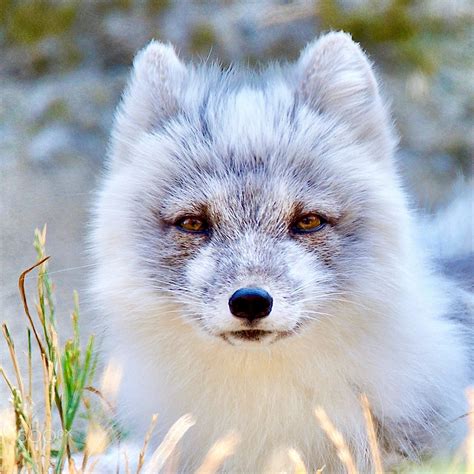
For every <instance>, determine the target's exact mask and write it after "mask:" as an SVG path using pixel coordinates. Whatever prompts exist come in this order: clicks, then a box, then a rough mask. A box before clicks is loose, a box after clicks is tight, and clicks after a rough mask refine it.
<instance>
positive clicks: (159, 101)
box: [112, 41, 186, 160]
mask: <svg viewBox="0 0 474 474" xmlns="http://www.w3.org/2000/svg"><path fill="white" fill-rule="evenodd" d="M185 75H186V66H185V65H184V64H183V63H182V62H181V61H180V60H179V58H178V56H177V55H176V52H175V50H174V48H173V46H171V45H170V44H168V45H165V44H163V43H160V42H158V41H152V42H151V43H149V44H148V45H147V46H146V47H145V48H144V49H142V50H141V51H140V52H139V53H138V54H137V55H136V56H135V59H134V61H133V70H132V74H131V77H130V79H129V82H128V86H127V89H126V91H125V93H124V95H123V98H122V102H121V104H120V106H119V109H118V112H117V115H116V117H115V124H114V129H113V132H112V141H113V147H114V149H113V153H112V154H113V156H114V159H119V160H122V159H126V158H127V156H128V155H129V154H130V153H129V151H130V150H129V147H130V145H131V144H132V143H133V142H134V141H135V140H136V137H137V136H138V135H140V134H142V133H143V132H147V131H150V130H152V129H153V128H154V127H156V126H157V125H159V124H160V123H161V122H163V121H164V120H166V119H167V118H170V117H171V116H173V115H174V114H176V112H177V111H178V109H179V102H178V97H179V91H180V87H181V84H182V82H183V79H184V77H185Z"/></svg>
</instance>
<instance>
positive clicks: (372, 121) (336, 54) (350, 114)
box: [297, 32, 390, 138]
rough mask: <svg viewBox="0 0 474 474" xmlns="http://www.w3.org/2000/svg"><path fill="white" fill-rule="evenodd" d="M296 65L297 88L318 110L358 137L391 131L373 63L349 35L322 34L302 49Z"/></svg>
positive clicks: (337, 33) (341, 33) (338, 33)
mask: <svg viewBox="0 0 474 474" xmlns="http://www.w3.org/2000/svg"><path fill="white" fill-rule="evenodd" d="M297 68H298V71H297V73H298V77H299V79H298V80H299V84H298V91H299V93H300V94H301V95H302V97H303V98H304V100H305V101H306V102H307V103H308V104H309V105H310V106H311V107H313V108H314V109H315V110H317V111H318V112H323V113H327V114H329V115H332V116H333V117H337V118H338V119H340V120H343V121H345V122H346V123H348V124H349V125H350V127H351V128H352V130H354V131H355V132H356V133H358V134H359V136H364V137H366V136H369V135H371V134H372V135H373V134H374V133H375V134H377V133H378V132H381V133H379V135H384V136H386V135H387V133H389V129H390V127H389V125H388V122H387V113H386V110H385V107H384V106H383V103H382V101H381V99H380V96H379V92H378V85H377V81H376V79H375V76H374V74H373V71H372V67H371V64H370V62H369V60H368V58H367V56H366V55H365V54H364V52H363V51H362V49H361V47H360V46H359V45H358V44H357V43H355V42H354V41H352V38H351V36H350V35H348V34H347V33H343V32H332V33H328V34H326V35H324V36H322V37H320V38H319V39H318V40H316V41H314V42H313V43H311V44H309V45H308V46H307V47H306V48H305V49H304V50H303V52H302V54H301V56H300V59H299V60H298V64H297ZM374 138H375V137H374Z"/></svg>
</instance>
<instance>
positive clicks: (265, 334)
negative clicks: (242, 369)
mask: <svg viewBox="0 0 474 474" xmlns="http://www.w3.org/2000/svg"><path fill="white" fill-rule="evenodd" d="M289 335H290V333H289V332H281V331H265V330H263V329H243V330H240V331H228V332H225V333H222V334H220V336H221V337H222V339H224V341H226V342H228V343H229V344H232V345H234V342H236V341H239V342H261V341H264V340H265V341H267V342H268V341H269V340H270V339H271V341H270V343H273V342H275V341H277V340H279V339H282V338H284V337H286V336H289Z"/></svg>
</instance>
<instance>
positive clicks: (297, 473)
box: [288, 449, 306, 474]
mask: <svg viewBox="0 0 474 474" xmlns="http://www.w3.org/2000/svg"><path fill="white" fill-rule="evenodd" d="M288 456H289V458H290V459H291V462H292V463H293V465H294V466H295V470H294V474H306V466H305V465H304V462H303V459H302V457H301V455H300V453H299V452H298V451H296V449H289V450H288Z"/></svg>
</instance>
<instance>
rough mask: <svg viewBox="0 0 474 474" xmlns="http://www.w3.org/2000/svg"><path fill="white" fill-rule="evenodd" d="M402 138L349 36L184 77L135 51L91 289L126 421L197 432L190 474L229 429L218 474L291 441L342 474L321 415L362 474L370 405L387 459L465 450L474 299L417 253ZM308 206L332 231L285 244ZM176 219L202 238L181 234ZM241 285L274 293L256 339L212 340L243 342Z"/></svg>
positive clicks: (185, 452)
mask: <svg viewBox="0 0 474 474" xmlns="http://www.w3.org/2000/svg"><path fill="white" fill-rule="evenodd" d="M395 142H396V140H395V139H394V134H393V131H392V126H391V122H390V118H389V114H388V112H387V108H386V106H385V105H384V104H383V102H382V100H381V99H380V95H379V92H378V85H377V81H376V79H375V77H374V74H373V72H372V68H371V65H370V63H369V61H368V60H367V58H366V56H365V55H364V53H363V52H362V50H361V49H360V47H359V46H358V45H357V44H355V43H354V42H353V41H352V40H351V39H350V37H349V36H348V35H346V34H343V33H330V34H327V35H325V36H322V37H321V38H320V39H318V40H316V41H315V42H313V43H312V44H310V45H309V46H308V47H307V48H306V49H305V50H304V51H303V52H302V54H301V57H300V59H299V60H298V61H297V62H296V63H295V64H290V65H286V66H281V67H280V66H272V67H269V68H268V69H266V70H263V71H260V72H248V71H243V70H238V69H231V70H226V71H222V70H221V69H219V68H218V67H216V66H209V65H199V66H194V65H185V64H183V63H182V62H181V61H180V60H179V59H178V57H177V56H176V54H175V52H174V50H173V48H172V47H171V46H169V45H163V44H160V43H158V42H152V43H151V44H149V45H148V46H147V47H146V48H145V49H144V50H143V51H142V52H140V53H139V54H138V56H137V58H136V59H135V62H134V68H133V72H132V77H131V79H130V82H129V86H128V88H127V91H126V92H125V94H124V97H123V100H122V103H121V105H120V107H119V110H118V113H117V117H116V123H115V126H114V130H113V134H112V140H111V146H110V153H109V170H108V172H107V175H106V177H105V179H104V182H103V186H102V189H101V192H100V195H99V199H98V203H97V207H96V212H95V219H94V231H93V235H92V242H93V253H94V258H95V260H96V261H97V263H98V266H97V270H96V273H95V277H94V281H93V285H92V288H93V292H94V294H95V296H96V300H97V302H98V304H99V312H98V314H99V315H100V319H101V321H100V324H101V325H102V327H104V328H105V336H106V337H105V349H106V351H107V355H108V356H111V357H113V358H115V359H116V360H118V361H119V362H120V363H121V364H122V365H123V367H124V381H123V384H122V385H123V390H122V394H121V413H122V415H123V417H124V418H125V419H126V420H127V426H129V425H130V424H131V423H133V426H135V427H136V428H137V431H136V432H137V433H139V434H141V435H142V434H143V433H144V431H145V430H146V427H147V426H148V424H149V420H150V416H151V414H152V413H155V412H157V413H159V424H158V426H159V434H160V436H162V435H163V434H164V433H166V431H167V430H168V428H169V427H170V425H171V424H172V423H173V422H174V421H176V420H177V419H178V418H179V417H180V416H181V415H183V414H185V413H192V414H193V415H194V416H195V418H196V419H197V424H196V426H195V427H194V428H192V430H191V431H190V432H189V434H188V435H186V439H185V441H184V444H183V446H182V450H181V457H180V459H181V462H182V464H181V470H182V471H183V472H191V471H192V469H193V468H195V467H196V466H197V465H199V464H200V462H201V461H202V459H203V456H204V455H205V453H206V452H207V450H208V449H209V447H210V446H211V444H212V443H213V442H214V441H215V440H216V439H218V438H219V437H221V436H222V435H224V434H225V433H227V432H228V431H229V430H235V431H237V432H238V433H240V436H241V444H240V446H239V448H238V450H237V452H236V454H235V456H233V457H232V458H230V459H229V460H228V462H227V463H226V465H225V470H226V471H229V472H259V471H261V470H262V469H264V468H265V466H267V465H268V464H267V463H268V462H269V460H270V459H271V457H272V455H273V454H274V453H275V451H278V450H281V449H286V448H288V447H294V448H296V449H297V450H298V451H299V452H300V453H301V455H302V457H303V459H304V461H305V462H306V464H307V466H308V467H310V468H311V470H314V469H315V468H318V467H321V466H323V465H326V469H327V472H338V471H339V470H341V465H340V463H339V461H338V458H337V455H336V451H335V449H334V447H333V446H332V444H331V443H330V442H329V441H328V440H327V438H326V437H325V435H324V433H323V432H322V430H321V429H320V427H319V426H318V423H317V421H316V419H315V416H314V411H313V410H314V407H315V406H317V405H321V406H322V407H323V408H324V409H325V410H326V412H327V413H328V415H329V417H330V418H331V419H332V421H333V422H334V424H335V425H336V426H337V427H338V429H339V430H340V431H341V433H342V434H343V435H344V437H345V439H346V440H347V442H348V444H349V446H350V448H351V450H352V451H353V453H354V456H355V459H356V462H357V465H358V466H359V468H360V469H361V470H362V471H364V472H365V471H366V470H368V469H369V467H370V459H369V458H370V456H369V455H368V445H367V439H366V432H365V426H364V422H363V418H362V414H361V410H360V405H359V396H360V395H361V394H362V393H365V394H367V396H368V398H369V400H370V403H371V406H372V410H373V412H374V416H375V418H376V422H377V429H378V434H379V437H380V440H381V445H382V446H383V449H384V453H385V459H386V462H387V463H388V462H389V460H393V459H394V458H397V459H398V458H400V457H409V458H412V459H417V458H418V457H420V456H424V455H429V456H431V455H434V454H435V453H441V452H442V451H443V452H444V451H445V450H446V449H450V448H452V447H455V446H457V445H458V444H459V442H460V441H461V439H462V437H463V435H464V421H463V419H462V418H459V417H461V415H463V414H464V413H465V412H466V407H465V397H464V389H465V387H466V386H468V384H469V381H470V380H471V379H470V377H471V375H472V374H470V373H469V370H470V367H471V365H470V364H471V363H470V361H469V348H468V346H469V338H468V336H467V333H468V331H469V328H470V327H472V319H470V318H472V312H471V311H472V309H470V308H469V304H471V308H472V302H470V301H469V298H471V296H470V294H469V293H467V292H462V291H461V290H458V289H457V287H456V286H455V285H454V284H453V283H451V282H450V281H448V280H447V279H445V277H443V276H441V275H440V274H437V273H436V272H434V271H433V269H432V268H433V267H432V264H431V263H430V262H429V261H428V259H427V258H426V257H425V256H424V254H423V251H422V249H421V248H420V246H419V245H418V244H417V243H416V242H417V239H416V238H415V235H413V233H414V229H415V225H414V223H413V222H412V221H413V220H414V217H413V216H412V214H411V213H410V211H409V209H408V206H407V202H406V196H405V194H404V192H403V191H402V189H401V186H400V183H399V178H398V176H397V171H396V167H395V162H394V158H393V152H394V147H395V144H396V143H395ZM308 212H316V213H318V214H319V215H321V216H324V218H325V220H326V221H327V224H326V226H325V227H324V228H323V229H322V230H320V231H318V232H314V233H310V234H304V235H303V234H295V233H292V232H291V223H292V222H293V220H294V219H295V216H299V215H303V214H304V213H308ZM186 215H199V216H204V217H205V218H206V219H207V220H208V221H209V223H210V226H211V230H210V232H209V233H207V234H190V233H186V232H183V231H181V230H180V229H178V228H177V227H176V225H175V224H176V222H177V220H179V218H180V217H182V216H186ZM245 286H259V287H262V288H264V289H266V290H267V291H268V292H269V293H270V294H271V295H272V296H273V300H274V306H273V310H272V312H271V314H270V316H268V317H267V318H264V319H262V320H261V321H260V322H259V326H258V328H259V329H265V330H268V331H272V335H270V336H267V337H265V338H263V339H262V340H259V341H242V340H239V339H237V338H232V337H229V338H227V339H226V338H225V337H222V334H231V332H232V331H238V330H241V329H244V323H243V322H242V321H241V320H239V319H238V318H235V317H233V316H232V315H231V314H230V312H229V308H228V299H229V297H230V295H232V293H233V292H234V291H235V290H237V289H239V288H241V287H245ZM453 315H458V316H457V317H453Z"/></svg>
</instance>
